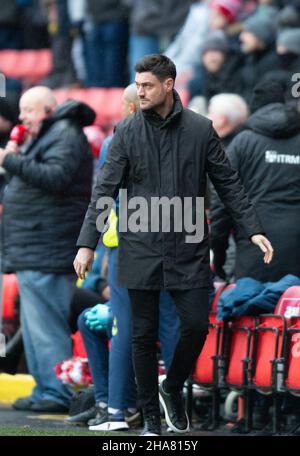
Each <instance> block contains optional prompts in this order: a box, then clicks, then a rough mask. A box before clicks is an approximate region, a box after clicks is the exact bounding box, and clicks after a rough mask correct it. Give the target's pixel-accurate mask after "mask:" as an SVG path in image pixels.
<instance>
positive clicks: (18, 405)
mask: <svg viewBox="0 0 300 456" xmlns="http://www.w3.org/2000/svg"><path fill="white" fill-rule="evenodd" d="M33 404H34V402H32V400H31V399H30V396H27V397H19V399H17V400H16V401H15V402H14V403H13V404H12V407H13V408H14V409H15V410H31V407H32V406H33Z"/></svg>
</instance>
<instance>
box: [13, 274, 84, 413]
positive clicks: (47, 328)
mask: <svg viewBox="0 0 300 456" xmlns="http://www.w3.org/2000/svg"><path fill="white" fill-rule="evenodd" d="M17 277H18V282H19V289H20V299H21V329H22V336H23V342H24V349H25V355H26V361H27V366H28V370H29V372H30V374H31V375H32V376H33V377H34V380H35V382H36V386H35V387H34V389H33V390H32V393H31V400H32V401H33V402H38V401H40V400H44V399H47V400H53V401H55V402H57V403H60V404H63V405H66V406H68V405H69V402H70V399H71V395H72V391H71V388H70V387H69V386H67V385H64V384H63V383H62V382H61V381H60V380H59V379H58V378H57V377H56V375H55V372H54V366H55V365H56V364H57V363H59V362H60V361H63V360H66V359H68V358H71V357H72V354H73V349H72V341H71V338H70V328H69V323H68V318H69V311H70V302H71V298H72V294H73V291H74V282H75V278H74V276H73V275H56V274H43V273H41V272H39V271H20V272H17Z"/></svg>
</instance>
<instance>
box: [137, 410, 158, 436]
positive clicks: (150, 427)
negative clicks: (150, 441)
mask: <svg viewBox="0 0 300 456" xmlns="http://www.w3.org/2000/svg"><path fill="white" fill-rule="evenodd" d="M140 435H141V436H145V437H146V436H153V437H154V436H156V435H161V424H160V416H158V415H148V416H147V415H146V416H145V417H144V429H143V430H142V432H141V434H140Z"/></svg>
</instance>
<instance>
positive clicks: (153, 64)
mask: <svg viewBox="0 0 300 456" xmlns="http://www.w3.org/2000/svg"><path fill="white" fill-rule="evenodd" d="M134 70H135V71H136V72H137V73H145V72H146V71H149V72H150V73H153V74H154V75H155V76H156V77H157V78H158V79H159V80H161V81H162V80H164V79H166V78H172V79H174V81H175V79H176V66H175V64H174V63H173V62H172V60H171V59H169V57H167V56H166V55H162V54H150V55H145V56H144V57H143V58H142V59H140V60H138V61H137V63H136V64H135V66H134Z"/></svg>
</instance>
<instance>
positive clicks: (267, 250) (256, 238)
mask: <svg viewBox="0 0 300 456" xmlns="http://www.w3.org/2000/svg"><path fill="white" fill-rule="evenodd" d="M251 242H253V244H255V245H258V247H259V248H260V249H261V250H262V251H263V252H264V254H265V256H264V262H265V263H267V264H269V263H271V261H272V258H273V252H274V250H273V247H272V245H271V242H270V241H269V240H268V239H267V238H266V237H265V236H263V235H262V234H254V235H253V236H251Z"/></svg>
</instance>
